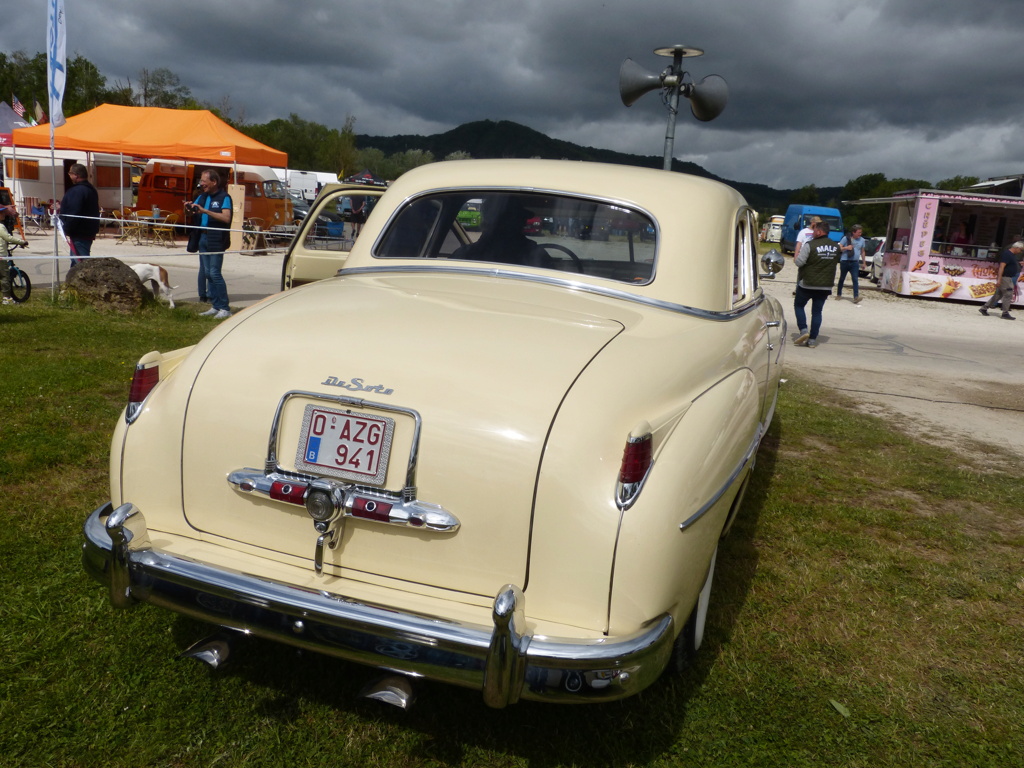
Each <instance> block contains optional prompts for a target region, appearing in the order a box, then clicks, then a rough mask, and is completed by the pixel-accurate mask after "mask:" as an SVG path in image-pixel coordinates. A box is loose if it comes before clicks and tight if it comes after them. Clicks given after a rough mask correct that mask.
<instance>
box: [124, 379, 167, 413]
mask: <svg viewBox="0 0 1024 768" xmlns="http://www.w3.org/2000/svg"><path fill="white" fill-rule="evenodd" d="M159 381H160V366H159V365H150V366H148V367H147V366H145V365H137V366H135V374H134V375H133V376H132V386H131V389H130V390H129V391H128V420H129V421H131V420H132V419H134V418H135V416H136V415H137V414H138V412H139V409H140V408H141V407H142V401H143V400H145V399H146V395H148V394H149V393H150V392H152V391H153V387H155V386H156V385H157V384H158V383H159Z"/></svg>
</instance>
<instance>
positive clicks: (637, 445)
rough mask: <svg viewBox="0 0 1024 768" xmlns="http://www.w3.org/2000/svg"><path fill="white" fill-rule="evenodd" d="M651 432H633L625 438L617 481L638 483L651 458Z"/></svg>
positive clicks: (649, 466)
mask: <svg viewBox="0 0 1024 768" xmlns="http://www.w3.org/2000/svg"><path fill="white" fill-rule="evenodd" d="M653 458H654V456H653V452H652V450H651V433H650V432H649V431H648V432H645V433H643V434H640V435H637V434H636V433H635V432H634V434H631V435H630V436H629V439H628V440H626V447H625V449H624V450H623V451H622V466H621V467H620V468H619V482H620V483H622V484H623V485H626V484H629V483H639V482H640V481H641V480H643V479H644V476H645V475H646V474H647V470H649V469H650V468H651V462H652V460H653Z"/></svg>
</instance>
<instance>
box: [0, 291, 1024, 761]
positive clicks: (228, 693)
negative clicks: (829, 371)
mask: <svg viewBox="0 0 1024 768" xmlns="http://www.w3.org/2000/svg"><path fill="white" fill-rule="evenodd" d="M212 325H213V323H211V322H209V321H207V320H205V319H203V318H197V317H196V316H195V314H194V311H193V310H192V309H191V308H189V307H187V306H185V307H179V309H176V310H174V311H168V310H166V309H164V308H161V307H151V308H150V309H149V310H147V311H145V312H143V313H141V314H139V315H137V316H133V317H118V316H111V315H105V314H100V313H97V312H94V311H91V310H87V309H71V308H66V307H60V306H56V305H53V304H51V303H49V302H48V301H46V300H44V299H38V300H34V301H31V302H29V304H27V305H25V306H23V307H17V308H14V309H11V308H4V311H3V312H2V313H0V371H2V373H0V407H2V411H3V414H4V416H3V419H2V420H0V438H2V441H3V443H2V445H3V448H2V451H0V494H2V496H0V515H2V516H3V525H2V527H0V564H2V567H0V648H2V651H0V724H2V726H0V766H4V768H6V767H7V766H26V767H31V768H36V767H37V766H102V767H103V768H113V767H115V766H174V767H175V768H177V767H178V766H243V765H244V766H285V765H287V766H323V765H331V766H403V767H405V766H417V767H418V766H515V767H526V766H530V767H531V768H536V767H538V766H540V767H541V768H555V767H556V766H691V765H695V766H743V765H751V766H825V765H827V766H864V767H865V768H867V767H869V766H870V767H874V766H900V767H901V768H904V767H910V766H913V767H915V768H916V767H917V766H1016V765H1021V764H1024V626H1022V624H1024V574H1022V572H1021V571H1022V569H1021V562H1022V558H1021V553H1022V545H1024V520H1022V515H1021V512H1020V510H1021V509H1024V490H1022V484H1021V483H1020V482H1019V480H1018V479H1017V478H1014V477H1007V476H1003V475H999V474H993V473H990V472H987V471H981V470H980V469H975V468H972V467H970V466H968V465H965V463H964V460H963V459H962V458H956V457H954V456H952V455H951V454H947V453H945V452H943V451H942V450H939V449H936V448H935V447H932V446H927V445H924V444H922V443H918V442H915V441H913V440H911V439H909V438H907V437H905V436H903V435H901V434H899V433H897V432H894V431H892V430H890V429H889V428H888V427H887V426H886V425H885V423H884V422H882V421H881V420H878V419H875V418H871V417H867V416H863V415H860V414H858V413H857V412H856V411H855V410H854V409H853V408H852V407H850V405H849V404H848V403H846V402H845V401H843V400H842V399H841V398H839V397H837V395H836V394H835V393H833V392H829V391H825V390H822V389H819V388H816V387H815V386H812V385H811V384H809V383H805V382H801V381H799V380H797V379H795V378H794V377H793V376H789V379H790V381H789V382H788V383H787V384H786V385H785V387H784V389H783V393H782V396H781V398H780V402H779V406H778V411H777V415H776V419H775V422H774V424H773V426H772V428H771V431H770V433H769V435H768V438H767V440H766V441H765V444H764V446H763V447H762V450H761V452H760V454H759V456H758V466H757V468H756V471H755V475H754V478H753V481H752V485H751V488H750V490H749V492H748V494H747V500H746V503H745V507H744V510H743V512H742V514H741V516H740V518H739V519H738V520H737V523H736V525H735V526H734V528H733V531H732V533H731V534H730V537H729V538H728V539H727V540H726V541H725V542H724V545H723V548H722V551H721V552H720V556H719V568H718V573H717V576H716V579H715V587H714V592H713V606H712V614H711V617H710V625H709V628H708V635H707V637H706V639H705V646H704V648H703V649H702V650H701V654H700V656H699V661H698V663H697V664H696V665H695V666H694V667H693V668H691V669H690V670H689V671H688V672H687V673H685V674H684V675H683V676H681V677H676V678H671V679H664V680H662V681H660V682H659V683H658V684H657V685H655V686H654V687H652V688H650V689H649V690H648V691H646V692H644V693H643V694H641V695H640V696H637V697H635V698H633V699H630V700H626V701H623V702H618V703H614V704H608V705H602V706H588V707H555V706H550V705H547V706H546V705H538V704H531V703H523V704H518V705H516V706H514V707H511V708H509V709H506V710H503V711H493V710H489V709H487V708H486V707H485V706H484V705H483V704H482V702H481V700H480V696H479V694H477V693H475V692H473V691H466V690H461V689H456V688H450V687H446V686H441V685H430V684H428V685H426V686H424V688H423V690H422V691H421V693H420V700H419V703H418V705H417V706H416V708H414V709H413V710H412V711H411V712H409V713H404V714H403V713H400V712H398V711H397V710H391V709H386V708H383V707H382V706H381V705H376V704H374V703H372V702H365V701H360V700H358V699H356V694H357V693H358V691H359V689H360V688H361V687H362V685H363V684H365V683H366V682H368V681H369V680H370V679H372V678H373V676H374V673H373V672H372V670H368V669H366V668H363V667H359V666H355V665H351V664H347V663H344V662H340V661H337V660H333V659H328V658H323V657H319V656H316V655H311V654H299V653H297V652H296V651H294V650H292V649H289V648H285V647H282V646H277V645H274V644H271V643H267V642H263V641H258V640H252V641H249V642H248V643H246V644H245V645H244V646H243V647H242V648H240V649H239V650H238V651H236V654H235V655H234V656H233V657H232V660H231V663H230V664H228V665H226V666H225V667H223V668H222V669H220V670H218V671H216V672H212V673H211V672H209V671H208V670H206V669H205V668H204V667H202V666H201V665H200V664H198V663H197V662H194V661H188V660H178V659H176V658H175V657H176V655H177V654H178V653H180V652H181V650H182V649H184V648H185V647H186V646H188V645H189V644H190V643H191V642H192V641H194V640H196V639H198V638H200V637H202V636H203V635H204V634H206V633H207V632H208V631H209V628H207V627H204V626H202V625H200V624H198V623H196V622H194V621H191V620H188V619H185V618H181V617H178V616H175V615H173V614H170V613H167V612H165V611H161V610H159V609H157V608H154V607H152V606H142V607H140V608H138V609H136V610H133V611H115V610H113V609H112V608H111V607H109V605H108V604H107V601H106V598H105V595H104V593H103V590H102V588H101V587H100V586H99V585H97V584H95V583H94V582H92V581H91V580H89V579H88V578H87V577H86V576H85V574H84V573H83V571H82V569H81V566H80V562H79V545H80V535H81V534H80V527H81V524H82V521H83V520H84V518H85V516H86V515H87V514H88V512H90V511H91V510H92V509H94V508H95V507H96V506H97V505H98V504H100V503H101V502H103V501H105V500H106V498H107V477H106V460H107V450H108V440H109V434H110V430H111V428H112V425H113V423H114V420H115V418H116V417H117V414H118V413H119V411H120V409H121V408H122V407H123V405H124V400H125V395H126V392H127V387H128V381H129V378H130V375H131V370H132V366H133V365H134V363H135V361H136V360H137V358H138V357H140V356H141V355H142V354H144V353H145V352H147V351H149V350H151V349H161V350H169V349H173V348H176V347H179V346H184V345H188V344H192V343H194V342H195V341H197V340H198V339H199V338H201V336H202V335H203V334H204V333H205V332H206V331H208V330H209V329H210V328H211V327H212Z"/></svg>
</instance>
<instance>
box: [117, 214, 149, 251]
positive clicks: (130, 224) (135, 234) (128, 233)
mask: <svg viewBox="0 0 1024 768" xmlns="http://www.w3.org/2000/svg"><path fill="white" fill-rule="evenodd" d="M143 236H144V233H143V231H142V222H141V221H139V220H138V219H137V218H135V214H132V215H131V217H130V218H126V219H124V227H123V228H122V229H121V236H120V237H119V238H117V242H119V243H135V244H136V245H142V238H143Z"/></svg>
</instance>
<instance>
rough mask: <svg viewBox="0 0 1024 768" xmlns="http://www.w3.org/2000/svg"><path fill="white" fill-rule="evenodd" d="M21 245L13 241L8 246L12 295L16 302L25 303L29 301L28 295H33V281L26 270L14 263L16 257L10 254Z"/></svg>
mask: <svg viewBox="0 0 1024 768" xmlns="http://www.w3.org/2000/svg"><path fill="white" fill-rule="evenodd" d="M20 247H21V246H20V245H18V244H17V243H11V244H10V246H8V249H7V254H8V255H7V261H8V266H9V268H10V274H11V297H12V298H13V299H14V301H15V302H16V303H18V304H24V303H25V302H26V301H28V297H29V296H31V295H32V281H31V280H29V279H28V275H27V274H26V273H25V270H23V269H22V268H21V267H19V266H18V265H17V264H15V263H14V259H13V258H12V257H11V255H10V254H12V253H14V250H15V249H16V248H20Z"/></svg>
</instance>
